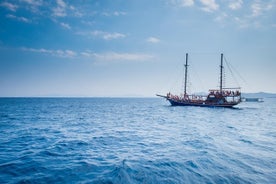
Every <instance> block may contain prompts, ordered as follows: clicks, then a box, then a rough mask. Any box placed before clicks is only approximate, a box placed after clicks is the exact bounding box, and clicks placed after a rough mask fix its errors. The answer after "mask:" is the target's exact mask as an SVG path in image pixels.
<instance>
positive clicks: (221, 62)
mask: <svg viewBox="0 0 276 184" xmlns="http://www.w3.org/2000/svg"><path fill="white" fill-rule="evenodd" d="M222 75H223V54H222V53H221V55H220V79H219V92H220V94H222Z"/></svg>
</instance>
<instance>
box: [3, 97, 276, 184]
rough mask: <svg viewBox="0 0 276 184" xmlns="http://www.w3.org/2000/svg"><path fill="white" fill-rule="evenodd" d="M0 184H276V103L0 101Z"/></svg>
mask: <svg viewBox="0 0 276 184" xmlns="http://www.w3.org/2000/svg"><path fill="white" fill-rule="evenodd" d="M0 183H1V184H2V183H10V184H12V183H47V184H49V183H81V184H86V183H92V184H94V183H95V184H98V183H102V184H111V183H114V184H116V183H123V184H124V183H126V184H128V183H129V184H136V183H137V184H139V183H144V184H147V183H150V184H157V183H158V184H159V183H161V184H162V183H164V184H167V183H169V184H176V183H268V184H273V183H276V98H265V99H264V102H262V103H257V102H243V103H241V104H239V105H238V106H237V107H236V108H233V109H228V108H207V107H174V106H170V104H169V102H168V101H166V100H165V99H162V98H0Z"/></svg>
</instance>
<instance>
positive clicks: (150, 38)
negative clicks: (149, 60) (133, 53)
mask: <svg viewBox="0 0 276 184" xmlns="http://www.w3.org/2000/svg"><path fill="white" fill-rule="evenodd" d="M147 42H149V43H159V42H160V40H159V39H158V38H156V37H149V38H147Z"/></svg>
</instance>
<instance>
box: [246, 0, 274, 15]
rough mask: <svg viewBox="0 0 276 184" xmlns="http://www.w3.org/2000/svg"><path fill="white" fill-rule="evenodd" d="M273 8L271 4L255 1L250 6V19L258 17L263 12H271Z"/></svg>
mask: <svg viewBox="0 0 276 184" xmlns="http://www.w3.org/2000/svg"><path fill="white" fill-rule="evenodd" d="M272 8H273V5H272V3H268V2H262V1H255V2H254V3H253V4H252V5H251V11H252V14H251V16H252V17H258V16H260V15H262V14H263V12H265V11H268V10H271V9H272Z"/></svg>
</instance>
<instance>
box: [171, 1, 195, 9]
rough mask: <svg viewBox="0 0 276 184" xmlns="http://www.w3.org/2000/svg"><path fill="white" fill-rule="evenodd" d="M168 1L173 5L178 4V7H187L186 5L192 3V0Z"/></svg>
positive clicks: (191, 4)
mask: <svg viewBox="0 0 276 184" xmlns="http://www.w3.org/2000/svg"><path fill="white" fill-rule="evenodd" d="M170 2H171V4H173V5H174V6H180V7H187V6H193V5H194V0H171V1H170Z"/></svg>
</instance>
